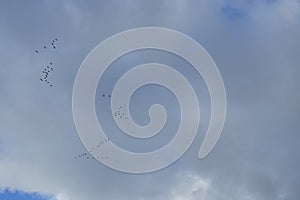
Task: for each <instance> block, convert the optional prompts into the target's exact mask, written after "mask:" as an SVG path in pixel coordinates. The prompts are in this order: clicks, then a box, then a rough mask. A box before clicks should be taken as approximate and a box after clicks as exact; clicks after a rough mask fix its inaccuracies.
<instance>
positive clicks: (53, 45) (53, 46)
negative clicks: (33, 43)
mask: <svg viewBox="0 0 300 200" xmlns="http://www.w3.org/2000/svg"><path fill="white" fill-rule="evenodd" d="M57 41H58V39H57V38H54V39H53V40H52V41H51V47H52V48H53V49H56V46H55V42H57ZM42 49H47V45H44V46H43V48H42ZM34 52H35V53H36V54H38V53H41V50H38V49H35V50H34Z"/></svg>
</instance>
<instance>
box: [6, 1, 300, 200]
mask: <svg viewBox="0 0 300 200" xmlns="http://www.w3.org/2000/svg"><path fill="white" fill-rule="evenodd" d="M148 26H152V27H164V28H170V29H174V30H177V31H180V32H182V33H184V34H186V35H188V36H190V37H192V38H193V39H194V40H196V41H197V42H198V43H200V44H201V45H202V46H203V47H204V48H205V49H206V50H207V52H208V53H209V54H210V56H211V57H212V58H213V60H214V61H215V63H216V65H217V66H218V68H219V70H220V73H221V74H222V77H223V81H224V84H225V88H226V95H227V117H226V122H225V126H224V129H223V132H222V135H221V137H220V139H219V141H218V143H217V144H216V146H215V148H214V149H213V151H212V152H211V153H210V154H209V155H208V156H207V157H206V158H204V159H202V160H199V159H198V151H199V148H200V146H201V143H202V141H203V137H204V134H205V130H206V129H207V126H208V122H209V114H210V108H209V106H210V103H209V95H208V93H207V89H206V87H205V83H204V82H203V80H202V79H201V77H200V76H197V75H196V74H194V73H193V71H192V70H191V66H190V65H189V64H188V63H185V62H184V61H182V60H180V59H179V58H177V57H176V56H174V55H170V54H168V53H166V52H159V51H154V50H153V51H151V50H141V51H140V52H139V51H138V52H133V53H130V54H128V55H125V56H124V57H121V58H120V59H118V60H117V61H116V62H114V63H112V65H111V66H110V67H109V70H107V74H106V76H105V78H104V79H103V80H102V79H101V80H100V82H99V85H98V89H97V95H96V99H95V105H96V111H97V116H98V120H99V123H100V124H103V126H104V127H105V129H106V130H108V132H110V134H111V135H110V137H111V138H112V140H113V141H114V142H115V143H116V144H118V145H119V146H121V147H123V148H126V149H127V150H130V151H134V152H147V151H149V150H154V149H157V148H159V147H161V146H163V145H164V144H166V143H167V142H168V141H169V139H170V138H172V133H173V132H174V130H176V129H177V127H178V122H179V118H178V116H179V114H178V113H180V108H178V102H177V101H176V99H175V97H174V95H173V94H172V93H171V92H170V91H168V90H167V89H166V88H162V87H158V86H155V85H152V86H151V85H149V86H145V87H143V88H140V89H139V90H137V91H136V93H134V95H133V96H132V100H131V102H130V106H131V107H132V110H131V111H132V113H131V114H132V116H133V118H134V120H136V122H137V123H138V124H141V125H146V124H147V123H148V122H149V118H148V116H147V110H148V108H149V106H150V105H152V104H153V103H157V102H159V103H161V104H162V105H164V106H165V108H166V110H167V112H168V119H167V121H166V124H165V125H166V127H164V129H163V131H162V133H161V134H159V136H158V137H154V138H153V139H151V141H149V142H148V141H144V140H134V139H132V138H129V137H127V136H126V135H124V134H122V132H121V131H120V130H118V129H116V127H115V125H114V122H113V121H112V119H113V118H112V117H111V116H110V114H111V113H110V112H111V111H110V110H109V107H108V105H109V101H108V100H107V99H103V98H101V94H102V93H106V94H107V93H109V92H110V90H111V88H113V84H115V79H116V77H119V76H121V74H122V73H124V71H126V70H128V69H130V68H131V67H132V66H135V65H137V64H141V63H145V62H146V63H147V62H153V61H156V62H161V63H165V64H168V65H170V66H173V67H174V68H176V69H178V70H181V72H182V73H184V74H185V75H186V76H187V77H188V78H189V80H190V82H191V84H192V85H193V87H194V89H195V91H196V93H197V97H198V98H199V101H200V110H201V122H200V128H199V131H198V134H197V137H196V139H195V141H194V142H193V144H192V145H191V147H190V148H189V149H188V150H187V152H186V153H185V154H184V155H183V156H182V157H181V158H180V159H178V160H177V161H176V162H175V163H173V164H172V165H170V166H168V167H166V168H164V169H162V170H159V171H156V172H152V173H146V174H129V173H123V172H119V171H116V170H113V169H110V168H108V167H106V166H105V165H103V164H101V163H100V162H98V161H95V160H87V159H74V157H75V156H77V155H79V154H81V153H83V152H86V150H85V148H84V146H83V145H82V143H81V141H80V139H79V136H78V134H77V131H76V128H75V124H74V121H73V115H72V90H73V84H74V81H75V77H76V73H77V71H78V69H79V67H80V65H81V63H82V62H83V60H84V59H85V57H86V56H87V55H88V53H89V52H90V51H91V50H92V49H93V48H94V47H95V46H96V45H98V44H99V43H100V42H101V41H103V40H105V39H106V38H108V37H110V36H111V35H113V34H117V33H119V32H121V31H125V30H128V29H132V28H138V27H148ZM299 35H300V1H299V0H288V1H287V0H260V1H258V0H198V1H196V0H190V1H183V0H153V1H146V0H142V1H138V0H127V1H123V0H111V1H104V0H101V1H96V0H95V1H93V0H91V1H79V0H78V1H71V0H65V1H58V0H51V1H50V0H48V1H46V0H41V1H33V0H29V1H1V3H0V44H1V47H0V200H11V199H18V200H19V199H26V200H31V199H49V200H82V199H89V200H96V199H107V200H129V199H130V200H132V199H134V200H148V199H151V200H162V199H170V200H199V199H204V200H215V199H218V200H229V199H230V200H240V199H245V200H260V199H265V200H274V199H278V200H294V199H299V196H300V191H299V189H298V188H299V186H300V173H299V168H300V151H299V145H298V142H299V141H300V134H299V133H300V132H299V119H300V103H299V102H300V94H299V92H298V91H299V86H300V79H299V78H298V75H300V68H299V63H300V56H299V52H300V37H299ZM54 38H58V41H56V42H55V45H56V49H54V48H52V47H51V41H52V40H53V39H54ZM44 45H46V46H47V48H46V49H44V48H43V46H44ZM35 50H39V53H38V54H36V53H35V52H34V51H35ZM50 61H51V62H53V66H54V71H53V72H51V74H50V75H49V81H50V82H51V84H53V87H49V84H46V83H45V82H41V81H40V77H41V74H42V70H43V69H44V67H45V66H46V65H49V62H50Z"/></svg>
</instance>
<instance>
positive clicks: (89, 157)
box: [74, 138, 110, 160]
mask: <svg viewBox="0 0 300 200" xmlns="http://www.w3.org/2000/svg"><path fill="white" fill-rule="evenodd" d="M109 140H110V139H109V138H106V139H104V140H101V141H99V142H98V144H97V145H96V146H94V147H92V148H91V149H90V150H89V153H87V152H85V153H82V154H79V155H77V156H75V157H74V159H87V160H88V159H95V157H94V156H91V155H90V153H92V152H93V151H95V150H96V149H100V148H101V147H102V146H103V145H104V144H105V143H107V142H108V141H109ZM96 158H97V159H100V158H101V160H105V159H108V156H96Z"/></svg>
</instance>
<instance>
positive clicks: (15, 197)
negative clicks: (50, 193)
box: [0, 190, 50, 200]
mask: <svg viewBox="0 0 300 200" xmlns="http://www.w3.org/2000/svg"><path fill="white" fill-rule="evenodd" d="M48 199H50V197H45V196H42V195H40V194H38V193H24V192H20V191H14V192H11V191H9V190H4V191H3V192H1V193H0V200H48Z"/></svg>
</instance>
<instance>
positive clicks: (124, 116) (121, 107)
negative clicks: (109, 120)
mask: <svg viewBox="0 0 300 200" xmlns="http://www.w3.org/2000/svg"><path fill="white" fill-rule="evenodd" d="M125 108H126V105H125V104H123V105H121V106H119V108H118V110H117V111H116V112H115V113H114V117H118V118H120V119H125V120H128V117H127V116H126V114H125V113H124V112H122V113H121V111H122V110H123V109H125Z"/></svg>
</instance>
